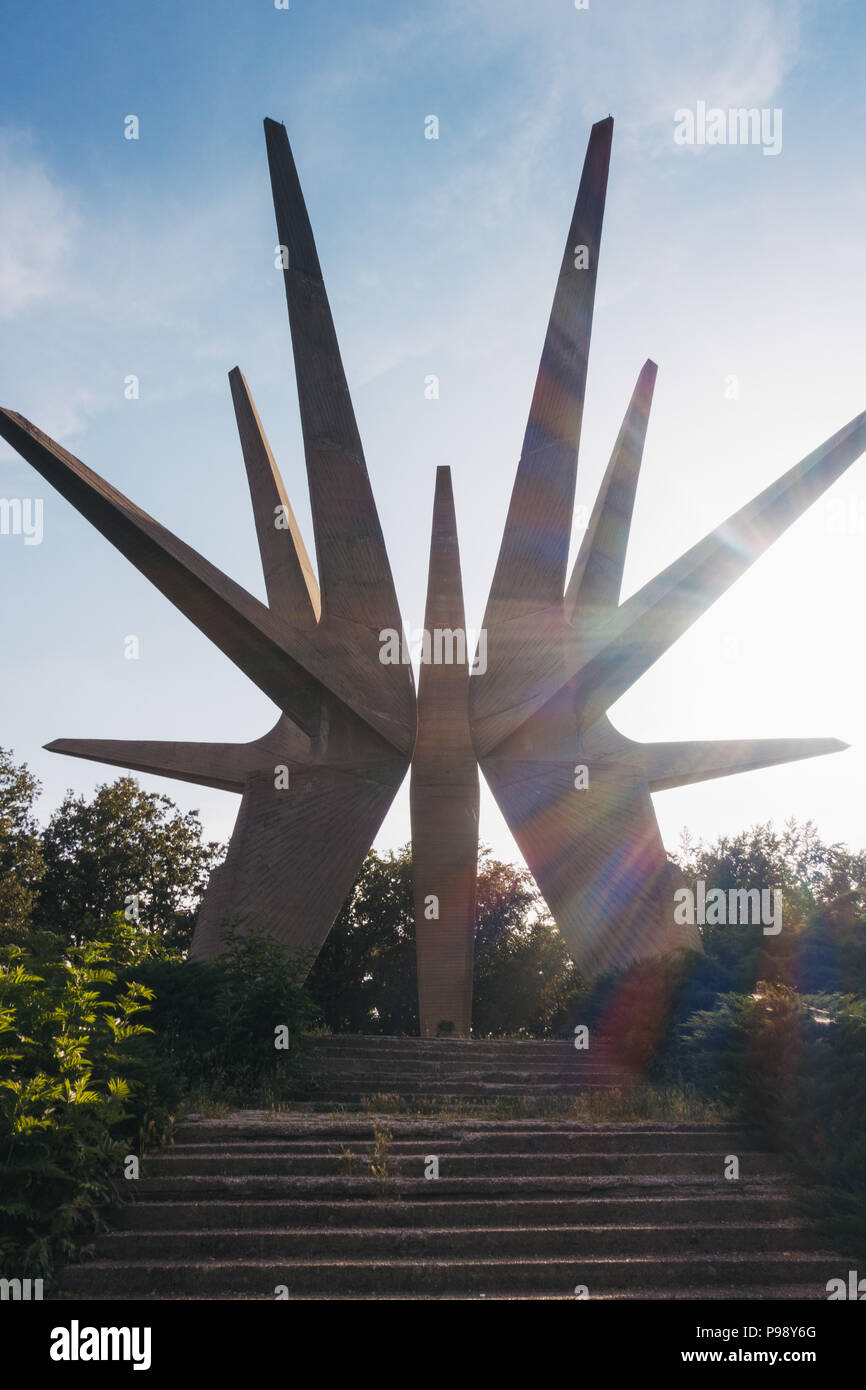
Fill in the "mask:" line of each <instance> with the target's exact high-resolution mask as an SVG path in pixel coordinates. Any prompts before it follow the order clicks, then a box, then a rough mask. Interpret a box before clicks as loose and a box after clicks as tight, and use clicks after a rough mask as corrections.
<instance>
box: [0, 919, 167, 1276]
mask: <svg viewBox="0 0 866 1390" xmlns="http://www.w3.org/2000/svg"><path fill="white" fill-rule="evenodd" d="M109 957H110V952H109V951H107V950H106V949H105V948H104V947H101V946H100V945H99V944H98V943H93V944H88V945H85V946H79V947H69V948H67V949H66V950H65V951H64V952H63V954H62V955H60V954H58V951H57V938H56V937H54V936H52V935H51V934H50V933H40V934H34V936H33V937H32V939H31V943H30V946H29V949H26V950H25V949H24V948H22V947H18V946H7V947H4V948H3V949H2V951H0V1214H2V1228H0V1266H2V1269H3V1272H4V1274H8V1275H9V1276H10V1277H24V1278H26V1277H32V1276H37V1277H38V1276H43V1275H48V1276H50V1274H51V1272H52V1269H53V1268H54V1266H55V1265H56V1264H57V1263H58V1262H61V1263H62V1262H66V1261H68V1260H70V1259H72V1258H73V1257H74V1256H76V1255H77V1254H78V1253H79V1252H80V1250H81V1249H82V1247H84V1246H86V1245H87V1243H88V1241H89V1240H90V1239H91V1238H92V1237H93V1235H94V1234H95V1233H96V1232H97V1231H98V1230H99V1229H100V1225H101V1218H100V1217H99V1214H98V1208H99V1206H100V1205H102V1204H103V1203H105V1202H107V1201H109V1200H110V1199H111V1198H112V1197H114V1196H116V1194H117V1191H118V1180H119V1178H120V1174H121V1160H122V1157H123V1155H124V1154H125V1153H126V1152H127V1151H128V1149H129V1138H128V1137H127V1138H126V1140H124V1136H129V1135H130V1134H131V1133H133V1132H134V1130H135V1117H134V1113H133V1111H132V1109H131V1108H130V1101H131V1098H132V1094H133V1091H134V1088H135V1082H134V1080H133V1074H134V1072H135V1069H136V1064H137V1057H136V1051H137V1046H138V1044H139V1042H140V1040H141V1038H142V1037H143V1036H144V1035H145V1034H146V1033H147V1031H148V1030H147V1029H146V1027H145V1026H144V1025H143V1024H142V1023H140V1022H139V1021H138V1015H139V1014H140V1013H141V1012H142V1011H143V1010H145V1009H146V1008H147V1006H148V1001H149V999H150V997H151V996H150V991H149V990H148V989H146V988H145V987H144V986H143V985H141V984H139V983H137V982H135V981H128V982H126V983H121V982H120V981H119V980H118V978H117V972H116V971H115V970H113V969H112V968H111V966H110V963H109Z"/></svg>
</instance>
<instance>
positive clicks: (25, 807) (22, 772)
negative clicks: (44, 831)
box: [0, 748, 45, 944]
mask: <svg viewBox="0 0 866 1390" xmlns="http://www.w3.org/2000/svg"><path fill="white" fill-rule="evenodd" d="M40 790H41V788H40V785H39V783H38V782H37V780H36V778H35V777H34V776H33V775H32V774H31V772H30V771H29V769H28V767H27V764H26V763H21V764H16V763H15V762H14V761H13V755H12V751H11V749H6V748H0V941H3V942H9V943H19V944H20V943H21V941H22V940H23V936H24V933H25V932H26V930H27V925H28V923H29V921H30V916H31V913H32V911H33V908H34V906H35V903H36V897H37V891H38V886H39V881H40V879H41V878H42V875H43V874H44V872H45V863H44V861H43V858H42V846H41V836H40V830H39V825H38V823H37V821H36V817H35V816H34V814H33V803H34V801H35V799H36V797H37V796H38V795H39V792H40Z"/></svg>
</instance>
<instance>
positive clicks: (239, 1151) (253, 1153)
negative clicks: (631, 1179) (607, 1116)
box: [167, 1130, 757, 1159]
mask: <svg viewBox="0 0 866 1390" xmlns="http://www.w3.org/2000/svg"><path fill="white" fill-rule="evenodd" d="M425 1137H426V1139H427V1140H428V1141H429V1142H427V1143H423V1144H422V1141H423V1140H424V1139H425ZM732 1144H733V1145H734V1146H735V1151H736V1153H737V1154H744V1153H754V1152H756V1151H757V1145H756V1144H755V1143H754V1142H751V1141H748V1140H746V1138H745V1137H744V1136H742V1135H740V1136H737V1138H736V1139H735V1140H734V1139H733V1137H732V1136H729V1137H728V1139H727V1142H726V1141H725V1139H720V1137H719V1135H718V1134H717V1133H716V1132H714V1131H713V1130H706V1131H705V1132H704V1133H703V1134H701V1133H692V1134H688V1135H680V1134H670V1133H666V1132H665V1131H661V1132H660V1131H658V1130H646V1131H643V1132H641V1131H640V1130H638V1131H634V1132H632V1133H630V1134H622V1133H616V1132H609V1133H593V1132H592V1131H591V1130H584V1131H583V1132H578V1133H572V1132H570V1131H566V1132H565V1133H562V1134H556V1133H541V1134H533V1133H531V1132H529V1133H524V1134H519V1135H517V1134H513V1135H512V1134H507V1133H499V1134H496V1133H494V1134H489V1133H486V1132H481V1133H478V1134H471V1133H470V1134H466V1135H464V1136H461V1137H459V1138H451V1137H449V1136H445V1135H443V1134H442V1132H441V1130H440V1132H439V1133H438V1134H437V1133H435V1132H431V1133H429V1134H428V1135H427V1136H424V1135H420V1136H418V1135H416V1136H413V1137H411V1138H406V1139H401V1138H398V1137H397V1136H396V1135H395V1136H394V1137H393V1138H392V1139H391V1140H390V1142H389V1144H388V1148H389V1150H390V1152H391V1153H392V1154H408V1155H415V1154H418V1153H419V1152H420V1151H421V1149H422V1147H423V1150H424V1152H425V1153H427V1152H429V1151H430V1149H431V1146H433V1148H434V1149H435V1152H436V1153H437V1154H438V1156H439V1157H440V1158H442V1157H443V1156H451V1155H455V1154H467V1153H485V1154H498V1155H502V1154H527V1153H546V1154H592V1153H614V1152H616V1153H674V1152H682V1151H684V1150H687V1151H688V1152H690V1153H698V1152H705V1153H715V1154H726V1153H730V1152H731V1151H732V1148H731V1146H732ZM341 1145H342V1147H343V1148H351V1151H352V1152H353V1153H354V1154H356V1155H358V1156H361V1157H368V1156H370V1155H371V1154H372V1151H373V1148H374V1146H375V1140H374V1138H373V1137H372V1135H369V1136H368V1135H367V1134H364V1135H363V1136H362V1135H347V1137H346V1138H345V1139H343V1140H337V1141H336V1142H335V1141H334V1140H333V1139H293V1138H291V1137H290V1136H285V1137H283V1138H280V1139H260V1138H258V1137H256V1138H248V1139H225V1138H223V1139H219V1140H217V1139H210V1140H206V1141H204V1142H202V1143H193V1142H181V1143H176V1144H173V1145H172V1146H171V1148H170V1149H169V1150H168V1151H167V1152H168V1154H170V1156H171V1157H173V1158H175V1159H180V1158H207V1157H209V1156H211V1155H218V1154H219V1153H225V1154H231V1155H232V1156H233V1157H238V1158H242V1159H243V1158H267V1157H269V1156H274V1157H279V1156H282V1155H286V1154H291V1155H294V1156H304V1157H307V1156H309V1157H314V1158H315V1157H322V1158H325V1157H339V1156H340V1151H341Z"/></svg>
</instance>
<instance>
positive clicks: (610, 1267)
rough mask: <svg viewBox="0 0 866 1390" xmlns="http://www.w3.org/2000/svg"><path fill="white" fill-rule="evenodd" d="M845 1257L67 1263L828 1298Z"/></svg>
mask: <svg viewBox="0 0 866 1390" xmlns="http://www.w3.org/2000/svg"><path fill="white" fill-rule="evenodd" d="M843 1263H844V1261H842V1262H840V1260H839V1259H838V1257H836V1256H833V1255H831V1254H825V1253H822V1252H819V1251H815V1252H808V1253H804V1252H800V1251H789V1252H785V1253H780V1254H765V1253H751V1252H737V1253H735V1254H724V1253H721V1254H720V1253H716V1252H713V1253H700V1254H674V1255H664V1256H662V1257H658V1256H653V1255H639V1256H623V1257H611V1256H597V1257H582V1258H580V1259H573V1258H572V1259H557V1258H550V1259H548V1258H537V1259H533V1258H523V1259H515V1258H513V1257H503V1258H499V1259H494V1258H491V1259H477V1260H458V1259H430V1260H425V1261H424V1262H417V1261H414V1260H411V1259H409V1260H398V1259H392V1260H363V1261H359V1260H339V1261H338V1260H329V1259H322V1260H315V1259H306V1260H303V1261H295V1262H292V1263H285V1262H281V1261H276V1262H271V1261H267V1260H230V1261H227V1262H219V1261H217V1260H213V1261H195V1260H188V1259H184V1260H161V1261H156V1260H126V1261H123V1262H115V1261H111V1260H93V1261H91V1262H90V1263H88V1264H82V1265H76V1266H73V1267H71V1268H69V1269H67V1270H66V1272H65V1274H64V1276H63V1280H62V1287H63V1289H64V1291H66V1292H70V1293H74V1294H77V1295H79V1296H80V1295H87V1294H89V1295H91V1296H92V1297H99V1298H101V1297H104V1296H105V1295H106V1294H111V1293H122V1294H124V1295H125V1296H126V1297H132V1298H138V1297H140V1296H141V1295H142V1294H145V1295H146V1294H153V1295H155V1296H157V1297H159V1296H162V1297H169V1296H181V1297H186V1296H188V1295H189V1294H194V1295H195V1294H197V1295H199V1296H205V1297H209V1296H211V1295H213V1294H238V1293H244V1294H246V1293H259V1294H260V1295H262V1296H264V1297H273V1296H274V1290H275V1289H276V1288H277V1286H282V1285H286V1286H287V1287H288V1290H289V1293H290V1295H291V1294H293V1293H317V1294H322V1295H325V1296H326V1297H328V1298H331V1297H333V1295H334V1294H335V1293H340V1292H342V1293H346V1294H354V1293H376V1294H378V1293H379V1292H380V1291H381V1292H399V1293H404V1294H413V1293H414V1294H422V1295H426V1294H431V1293H432V1294H439V1295H443V1294H447V1295H450V1294H451V1293H454V1292H462V1293H468V1292H470V1291H473V1292H479V1293H480V1292H485V1293H486V1292H488V1291H490V1290H496V1291H497V1292H501V1293H511V1292H514V1291H518V1290H520V1291H523V1292H531V1293H533V1294H550V1293H558V1294H560V1295H567V1294H568V1293H569V1292H571V1293H572V1294H573V1293H574V1289H575V1287H576V1286H581V1287H582V1286H586V1287H587V1289H588V1291H589V1293H590V1294H591V1295H592V1294H600V1293H602V1292H607V1293H614V1292H617V1293H618V1292H619V1291H621V1290H622V1291H626V1290H629V1289H631V1290H632V1291H634V1290H636V1289H645V1288H655V1289H658V1290H667V1289H674V1288H676V1289H683V1288H687V1289H689V1290H692V1291H697V1292H698V1296H703V1292H704V1291H705V1290H706V1289H708V1288H712V1287H713V1285H717V1286H724V1287H726V1288H729V1289H739V1288H743V1287H758V1288H764V1289H766V1290H768V1291H769V1296H772V1291H773V1290H774V1289H775V1288H781V1287H784V1286H786V1285H790V1284H799V1285H803V1286H812V1287H813V1288H814V1290H815V1296H816V1297H820V1296H823V1297H826V1292H825V1289H826V1284H827V1281H828V1280H829V1279H831V1278H836V1277H839V1275H840V1272H842V1273H846V1274H847V1266H846V1269H845V1271H842V1264H843Z"/></svg>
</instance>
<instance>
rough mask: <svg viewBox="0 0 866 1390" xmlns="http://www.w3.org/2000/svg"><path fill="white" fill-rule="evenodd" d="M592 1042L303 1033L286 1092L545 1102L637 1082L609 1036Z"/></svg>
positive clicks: (344, 1099) (358, 1098)
mask: <svg viewBox="0 0 866 1390" xmlns="http://www.w3.org/2000/svg"><path fill="white" fill-rule="evenodd" d="M589 1041H590V1046H589V1047H588V1048H587V1049H586V1050H579V1049H577V1048H575V1046H574V1042H573V1040H566V1041H564V1042H563V1041H558V1040H557V1041H551V1042H535V1041H533V1042H522V1041H521V1042H511V1041H507V1040H504V1041H489V1042H483V1041H480V1042H475V1041H472V1042H464V1041H460V1040H457V1039H454V1040H451V1039H444V1038H442V1039H439V1038H437V1039H432V1038H386V1037H371V1036H366V1037H365V1036H350V1035H346V1034H341V1035H337V1036H334V1037H310V1038H304V1039H303V1040H302V1047H303V1050H304V1062H303V1075H304V1084H303V1085H299V1086H298V1087H297V1089H296V1090H295V1091H294V1092H293V1093H292V1094H291V1097H290V1098H291V1099H292V1100H295V1101H310V1102H319V1103H323V1104H328V1105H357V1104H358V1103H360V1102H362V1101H364V1100H369V1099H370V1098H371V1097H373V1096H377V1095H378V1096H382V1095H387V1096H397V1097H400V1098H401V1099H403V1100H438V1101H442V1102H451V1101H479V1100H509V1099H511V1100H514V1099H517V1100H524V1099H526V1098H530V1099H534V1100H550V1099H559V1098H561V1097H568V1096H572V1095H574V1094H575V1093H576V1092H577V1091H581V1090H586V1089H588V1088H596V1087H620V1086H628V1085H631V1084H632V1083H633V1082H634V1080H635V1077H634V1074H633V1072H632V1071H631V1070H630V1069H629V1068H628V1067H627V1066H625V1065H624V1064H623V1063H622V1062H620V1061H619V1060H618V1059H617V1057H616V1052H615V1046H614V1044H613V1043H612V1042H611V1041H609V1040H607V1039H605V1038H600V1037H599V1038H596V1037H595V1036H594V1035H590V1040H589Z"/></svg>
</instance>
